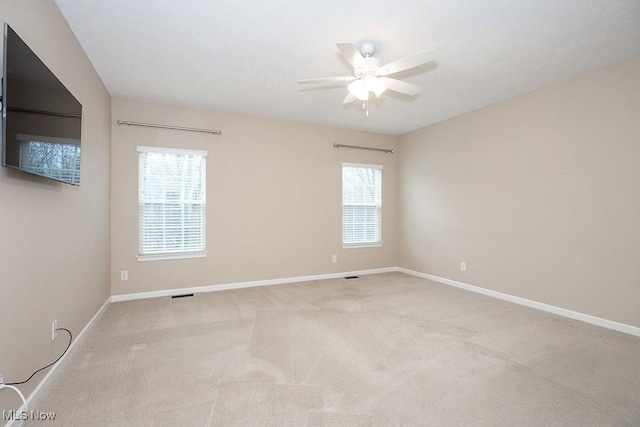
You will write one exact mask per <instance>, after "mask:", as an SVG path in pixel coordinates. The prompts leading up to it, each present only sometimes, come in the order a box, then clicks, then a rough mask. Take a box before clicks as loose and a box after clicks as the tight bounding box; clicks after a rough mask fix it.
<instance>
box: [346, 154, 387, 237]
mask: <svg viewBox="0 0 640 427" xmlns="http://www.w3.org/2000/svg"><path fill="white" fill-rule="evenodd" d="M345 167H351V168H366V169H375V170H378V171H379V173H380V180H379V182H378V183H377V184H378V188H377V189H376V191H377V197H376V204H374V205H371V204H365V205H362V204H360V205H359V206H375V207H377V209H378V218H379V222H378V224H377V226H378V232H377V235H378V239H377V240H375V241H359V242H349V243H345V239H344V237H345V206H346V204H345V201H344V200H345V182H344V168H345ZM340 170H341V176H342V192H341V194H342V238H341V240H342V248H343V249H356V248H371V247H379V246H382V244H383V241H382V180H383V176H382V170H383V166H382V165H375V164H367V163H347V162H343V163H342V167H341V169H340ZM353 205H354V206H358V205H357V204H353Z"/></svg>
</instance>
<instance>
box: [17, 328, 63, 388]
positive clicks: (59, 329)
mask: <svg viewBox="0 0 640 427" xmlns="http://www.w3.org/2000/svg"><path fill="white" fill-rule="evenodd" d="M56 331H67V332H68V333H69V344H67V348H65V349H64V351H63V352H62V354H61V355H60V357H58V358H57V359H56V360H55V362H53V363H50V364H49V365H47V366H45V367H44V368H40V369H38V370H37V371H35V372H34V373H33V374H31V376H30V377H29V378H27V379H26V380H24V381H20V382H19V383H5V385H20V384H24V383H26V382H28V381H29V380H30V379H31V378H33V376H34V375H35V374H37V373H38V372H40V371H42V370H44V369H47V368H49V367H51V366H53V365H55V364H56V362H58V360H60V359H62V356H64V355H65V354H66V353H67V350H69V347H71V341H73V335H72V334H71V331H70V330H68V329H67V328H57V329H56Z"/></svg>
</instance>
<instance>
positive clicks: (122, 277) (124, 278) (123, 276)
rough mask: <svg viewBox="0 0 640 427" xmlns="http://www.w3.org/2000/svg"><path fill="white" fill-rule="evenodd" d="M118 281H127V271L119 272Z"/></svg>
mask: <svg viewBox="0 0 640 427" xmlns="http://www.w3.org/2000/svg"><path fill="white" fill-rule="evenodd" d="M120 280H129V271H128V270H122V271H121V272H120Z"/></svg>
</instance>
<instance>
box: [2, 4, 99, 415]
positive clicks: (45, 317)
mask: <svg viewBox="0 0 640 427" xmlns="http://www.w3.org/2000/svg"><path fill="white" fill-rule="evenodd" d="M5 21H6V22H8V23H9V25H11V27H12V28H13V29H14V30H15V31H16V32H17V33H18V34H19V35H20V36H21V37H22V38H23V39H24V40H25V42H26V43H27V44H28V45H29V46H30V47H31V49H33V50H34V51H35V52H36V54H38V55H39V57H40V59H42V60H43V62H44V63H45V64H47V65H48V66H49V68H50V69H51V70H52V71H53V73H54V74H56V76H57V77H58V78H59V79H60V80H61V81H62V82H63V83H64V84H65V85H66V86H67V88H68V89H69V90H70V91H71V92H72V93H73V94H74V95H75V96H76V98H78V100H79V101H80V102H81V103H82V105H83V107H84V111H83V121H82V122H83V123H82V170H81V180H82V183H81V186H80V187H72V186H69V185H65V184H60V183H56V182H53V181H49V180H45V179H41V178H36V177H32V176H28V175H25V174H22V173H19V172H17V171H14V170H8V169H6V168H0V205H1V207H0V236H1V237H0V374H2V375H3V376H4V379H5V381H8V382H15V381H22V380H24V379H26V377H28V376H29V375H30V374H31V373H32V372H33V371H35V370H36V369H38V368H41V367H42V366H45V365H46V364H48V363H50V362H52V361H53V360H55V358H56V357H57V356H58V355H59V354H60V353H61V352H62V351H63V350H64V348H65V345H66V340H67V336H66V334H65V333H64V332H63V333H61V334H60V335H59V337H58V338H57V339H56V341H55V342H52V341H51V332H50V331H51V322H52V321H53V320H55V319H57V320H58V324H59V326H61V327H65V328H68V329H70V330H71V331H72V332H73V333H74V334H75V335H77V334H78V333H79V332H80V331H81V330H82V328H83V327H84V326H85V325H86V324H87V322H88V321H89V320H90V319H91V317H92V316H93V315H94V314H95V313H96V312H97V310H98V309H99V308H100V307H101V306H102V304H103V303H104V302H105V301H106V300H107V298H108V296H109V145H110V127H109V118H110V97H109V94H108V92H107V91H106V89H105V88H104V85H103V84H102V82H101V80H100V79H99V78H98V76H97V74H96V73H95V71H94V69H93V67H92V66H91V64H90V62H89V60H88V59H87V57H86V56H85V54H84V52H83V50H82V49H81V47H80V45H79V44H78V42H77V41H76V39H75V37H74V36H73V33H72V32H71V30H70V29H69V27H68V26H67V24H66V21H65V20H64V18H63V17H62V15H61V14H60V12H59V11H58V9H57V7H56V5H55V3H54V2H53V1H48V0H27V1H25V0H14V1H8V0H2V2H0V22H5ZM42 378H43V374H39V375H38V376H36V377H34V379H33V380H31V381H30V382H29V383H28V384H27V385H24V386H20V388H21V390H23V392H24V393H25V394H29V393H30V392H31V391H32V390H33V387H35V386H36V385H37V384H38V382H39V381H40V380H41V379H42ZM18 406H19V399H18V398H17V397H16V396H15V393H13V392H12V391H11V390H2V391H0V411H2V410H5V409H17V408H18Z"/></svg>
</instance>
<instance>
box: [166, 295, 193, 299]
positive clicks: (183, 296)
mask: <svg viewBox="0 0 640 427" xmlns="http://www.w3.org/2000/svg"><path fill="white" fill-rule="evenodd" d="M192 296H193V294H184V295H172V296H171V298H172V299H173V298H186V297H192Z"/></svg>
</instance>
